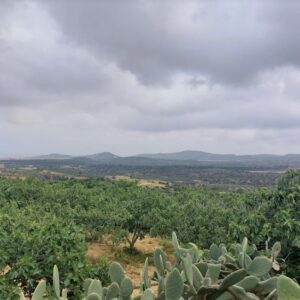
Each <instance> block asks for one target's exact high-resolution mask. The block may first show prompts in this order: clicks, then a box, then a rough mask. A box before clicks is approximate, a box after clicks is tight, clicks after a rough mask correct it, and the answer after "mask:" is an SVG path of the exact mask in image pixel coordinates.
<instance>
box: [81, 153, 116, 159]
mask: <svg viewBox="0 0 300 300" xmlns="http://www.w3.org/2000/svg"><path fill="white" fill-rule="evenodd" d="M85 157H87V158H90V159H92V160H96V161H108V160H114V159H116V158H120V156H118V155H115V154H113V153H111V152H101V153H95V154H92V155H86V156H85Z"/></svg>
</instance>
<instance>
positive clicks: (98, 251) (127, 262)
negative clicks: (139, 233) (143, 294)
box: [87, 236, 173, 295]
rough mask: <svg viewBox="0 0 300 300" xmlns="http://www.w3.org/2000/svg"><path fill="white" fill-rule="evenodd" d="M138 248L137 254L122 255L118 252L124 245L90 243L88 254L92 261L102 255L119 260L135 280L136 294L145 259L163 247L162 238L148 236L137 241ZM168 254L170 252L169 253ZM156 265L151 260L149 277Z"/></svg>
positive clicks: (154, 287)
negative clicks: (116, 246)
mask: <svg viewBox="0 0 300 300" xmlns="http://www.w3.org/2000/svg"><path fill="white" fill-rule="evenodd" d="M135 247H136V249H137V250H138V252H139V254H138V255H137V256H129V255H122V254H121V255H120V256H118V253H120V252H121V253H122V249H123V248H124V245H120V246H119V247H118V248H117V249H113V247H112V246H111V245H109V244H107V243H90V245H89V248H88V252H87V256H88V258H89V259H90V261H92V262H97V260H98V259H99V258H100V257H101V256H106V257H107V258H108V260H109V261H118V262H119V263H120V264H121V265H122V267H123V268H124V271H125V273H126V275H127V276H128V277H130V278H131V279H132V281H133V284H134V286H135V287H136V289H135V291H134V295H137V294H138V293H139V288H138V287H139V285H140V275H141V272H142V270H143V267H144V262H143V261H141V259H142V260H144V259H145V258H146V257H148V256H149V257H152V255H153V251H154V250H155V249H156V248H162V249H163V247H162V246H161V240H160V239H159V238H151V237H149V236H146V237H145V238H144V239H143V240H138V241H137V242H136V246H135ZM167 254H168V253H167ZM168 260H170V261H173V257H172V255H171V254H169V255H168ZM154 270H155V267H154V265H153V263H152V262H151V260H150V261H149V277H151V276H152V275H153V273H154ZM156 289H157V286H153V292H155V291H156Z"/></svg>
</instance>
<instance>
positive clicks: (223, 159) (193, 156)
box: [27, 150, 300, 168]
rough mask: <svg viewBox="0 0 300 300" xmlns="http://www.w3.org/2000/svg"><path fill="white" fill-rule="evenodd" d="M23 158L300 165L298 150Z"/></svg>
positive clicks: (76, 161)
mask: <svg viewBox="0 0 300 300" xmlns="http://www.w3.org/2000/svg"><path fill="white" fill-rule="evenodd" d="M27 160H33V161H34V160H45V161H46V160H51V161H58V162H60V161H62V160H68V162H69V163H71V162H72V163H74V164H80V165H85V164H87V165H120V166H122V165H123V166H183V165H185V166H217V167H220V166H223V167H246V168H300V154H286V155H273V154H257V155H236V154H214V153H209V152H203V151H192V150H186V151H180V152H174V153H144V154H138V155H135V156H127V157H122V156H118V155H115V154H113V153H111V152H101V153H95V154H91V155H85V156H71V155H65V154H57V153H53V154H48V155H40V156H35V157H30V158H27Z"/></svg>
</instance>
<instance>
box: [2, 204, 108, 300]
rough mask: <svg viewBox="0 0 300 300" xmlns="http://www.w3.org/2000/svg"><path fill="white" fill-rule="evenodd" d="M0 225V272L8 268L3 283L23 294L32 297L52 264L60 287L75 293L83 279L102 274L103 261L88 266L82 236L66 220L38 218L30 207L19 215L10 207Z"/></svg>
mask: <svg viewBox="0 0 300 300" xmlns="http://www.w3.org/2000/svg"><path fill="white" fill-rule="evenodd" d="M0 223H1V231H0V242H1V245H2V246H1V250H0V269H1V270H2V269H4V268H5V267H6V266H9V267H10V268H11V270H10V271H9V272H7V274H5V276H3V280H5V281H6V284H7V283H9V284H10V285H12V284H17V285H20V286H22V288H23V290H24V291H25V293H26V294H31V292H32V290H33V287H34V286H35V285H36V281H37V280H38V279H40V278H41V277H42V276H43V277H44V278H45V279H47V280H49V279H50V278H51V276H52V270H51V265H54V264H56V265H58V266H59V268H60V270H61V273H62V276H63V278H64V282H63V285H64V286H68V287H71V288H72V289H74V290H76V289H77V290H78V287H79V286H80V283H81V282H82V280H83V278H84V277H86V276H89V275H90V274H91V275H97V276H98V275H100V276H101V272H102V273H103V271H101V269H104V271H105V262H102V264H99V265H98V266H95V267H91V266H89V265H88V264H87V262H86V250H87V247H86V243H85V240H84V235H83V233H82V231H81V230H80V229H79V228H78V227H77V226H76V225H75V224H74V223H73V222H72V221H70V220H68V219H65V220H64V219H61V218H57V217H55V216H52V215H50V214H47V213H44V215H39V214H36V212H35V211H34V210H32V209H29V208H26V209H24V210H22V213H20V212H19V211H18V209H15V208H10V209H9V210H8V211H7V213H3V212H2V213H1V214H0ZM106 265H107V262H106ZM101 277H102V276H101ZM103 279H104V280H106V278H105V277H103ZM5 297H6V294H5V290H3V289H1V291H0V298H1V299H5Z"/></svg>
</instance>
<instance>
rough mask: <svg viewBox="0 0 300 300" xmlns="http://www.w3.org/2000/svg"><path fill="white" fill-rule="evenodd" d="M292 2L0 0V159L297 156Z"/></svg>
mask: <svg viewBox="0 0 300 300" xmlns="http://www.w3.org/2000/svg"><path fill="white" fill-rule="evenodd" d="M299 27H300V4H299V3H297V2H296V1H286V2H282V1H276V0H274V1H265V2H263V3H262V2H260V1H252V2H251V3H250V2H249V1H232V2H224V1H185V2H182V1H167V0H166V1H142V0H141V1H130V0H128V1H105V0H104V1H88V2H83V1H74V2H72V5H70V3H69V1H2V2H1V3H0V54H1V55H0V70H1V72H0V144H1V149H0V156H6V155H27V154H39V153H48V152H65V153H71V154H81V153H92V152H98V151H106V150H108V151H114V152H116V153H118V154H125V155H127V154H134V153H137V152H150V151H155V152H156V151H157V152H158V151H176V150H182V149H188V148H189V149H199V150H206V151H211V152H235V153H261V152H272V153H290V152H298V153H300V139H298V137H299V136H300V56H299V53H300V40H299V39H298V38H297V36H298V32H297V31H298V30H297V29H298V28H299Z"/></svg>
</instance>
